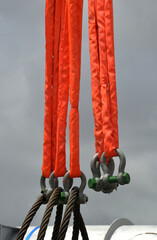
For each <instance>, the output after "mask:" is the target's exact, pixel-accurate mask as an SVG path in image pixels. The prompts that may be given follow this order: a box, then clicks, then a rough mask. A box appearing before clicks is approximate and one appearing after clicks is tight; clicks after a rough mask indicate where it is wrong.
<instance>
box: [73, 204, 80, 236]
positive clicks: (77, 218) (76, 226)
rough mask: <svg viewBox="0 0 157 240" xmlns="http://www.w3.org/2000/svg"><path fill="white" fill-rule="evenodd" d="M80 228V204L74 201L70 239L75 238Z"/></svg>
mask: <svg viewBox="0 0 157 240" xmlns="http://www.w3.org/2000/svg"><path fill="white" fill-rule="evenodd" d="M79 228H80V204H78V203H75V208H74V222H73V233H72V240H77V239H78V236H79Z"/></svg>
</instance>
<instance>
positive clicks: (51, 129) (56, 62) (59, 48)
mask: <svg viewBox="0 0 157 240" xmlns="http://www.w3.org/2000/svg"><path fill="white" fill-rule="evenodd" d="M82 10H83V1H82V0H81V1H75V0H67V1H66V0H55V1H54V0H46V8H45V31H46V68H45V70H46V71H45V118H44V144H43V165H42V174H43V176H44V177H46V178H48V177H49V176H50V174H51V172H52V171H54V174H55V177H59V176H64V175H65V173H66V152H65V134H66V118H67V108H68V99H69V90H70V104H71V110H70V115H69V129H70V136H69V138H70V177H72V178H73V177H80V176H81V171H80V166H79V110H78V104H79V89H80V65H81V39H82Z"/></svg>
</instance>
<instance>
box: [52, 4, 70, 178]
mask: <svg viewBox="0 0 157 240" xmlns="http://www.w3.org/2000/svg"><path fill="white" fill-rule="evenodd" d="M65 4H66V6H65ZM67 4H68V2H67V1H66V3H65V1H64V5H63V10H62V26H61V38H60V47H59V89H58V122H57V143H56V164H55V176H56V177H59V176H64V174H65V171H66V147H65V143H66V140H65V136H66V126H67V121H66V120H67V109H68V100H69V39H68V37H69V36H68V8H67Z"/></svg>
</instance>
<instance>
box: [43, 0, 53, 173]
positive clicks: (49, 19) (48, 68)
mask: <svg viewBox="0 0 157 240" xmlns="http://www.w3.org/2000/svg"><path fill="white" fill-rule="evenodd" d="M54 11H55V1H54V0H46V6H45V38H46V45H45V61H46V62H45V117H44V143H43V165H42V174H43V176H45V177H49V175H50V173H51V169H52V168H53V166H52V161H51V159H52V156H51V149H52V131H53V128H52V103H51V94H52V82H53V65H54Z"/></svg>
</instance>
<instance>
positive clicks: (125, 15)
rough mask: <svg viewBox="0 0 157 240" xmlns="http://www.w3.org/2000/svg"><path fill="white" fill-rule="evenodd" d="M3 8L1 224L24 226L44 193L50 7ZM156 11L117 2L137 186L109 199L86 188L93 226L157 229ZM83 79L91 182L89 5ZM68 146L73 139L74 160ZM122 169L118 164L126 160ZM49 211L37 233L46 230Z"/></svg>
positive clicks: (119, 64)
mask: <svg viewBox="0 0 157 240" xmlns="http://www.w3.org/2000/svg"><path fill="white" fill-rule="evenodd" d="M0 6H1V7H0V189H1V194H0V223H3V224H6V225H13V226H17V225H21V223H22V221H23V219H24V217H25V216H26V214H27V212H28V210H29V208H30V207H31V205H32V203H33V202H34V200H35V199H36V196H37V195H38V194H39V192H40V186H39V179H40V175H41V165H42V143H43V119H44V74H45V73H44V71H45V70H44V69H45V66H44V65H45V36H44V34H45V33H44V31H45V30H44V10H45V3H44V2H43V1H41V0H38V1H37V0H34V1H30V0H27V1H21V0H14V1H12V0H7V1H3V0H1V2H0ZM156 9H157V2H156V0H150V1H147V0H132V1H129V0H119V1H114V29H115V56H116V72H117V90H118V107H119V134H120V148H121V149H122V150H123V151H124V152H125V154H126V157H127V171H129V172H130V174H131V177H132V181H131V183H130V185H128V186H124V187H119V189H118V191H117V192H116V191H115V192H114V193H112V194H111V195H109V196H108V195H104V194H102V193H96V192H94V191H92V190H89V189H88V188H86V194H87V195H88V196H89V202H88V204H87V205H84V206H82V207H81V209H82V213H83V216H84V218H85V221H86V224H110V223H111V222H112V221H113V220H114V219H116V218H118V217H126V218H129V219H130V220H132V221H133V222H134V223H135V224H156V214H155V213H156V211H157V205H156V199H157V192H156V169H157V162H156V155H157V147H156V145H157V144H156V139H157V124H156V123H157V108H156V102H157V95H156V89H157V81H156V76H157V30H156V26H157V16H156ZM81 71H82V74H81V89H80V164H81V169H82V170H83V171H84V173H85V174H86V176H87V179H88V178H89V177H91V172H90V167H89V165H90V159H91V158H92V156H93V154H94V131H93V129H94V123H93V113H92V102H91V87H90V62H89V50H88V16H87V1H84V14H83V38H82V70H81ZM67 136H68V129H67ZM68 143H69V140H68V137H67V159H69V146H68ZM115 161H116V164H118V159H115ZM68 165H69V161H68V160H67V166H68ZM44 208H45V207H44V206H43V207H42V209H41V210H40V211H39V213H38V215H37V216H36V218H35V219H34V221H33V223H32V224H33V225H39V224H40V221H41V217H42V215H43V212H44ZM51 224H53V217H52V220H51Z"/></svg>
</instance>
